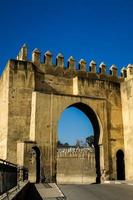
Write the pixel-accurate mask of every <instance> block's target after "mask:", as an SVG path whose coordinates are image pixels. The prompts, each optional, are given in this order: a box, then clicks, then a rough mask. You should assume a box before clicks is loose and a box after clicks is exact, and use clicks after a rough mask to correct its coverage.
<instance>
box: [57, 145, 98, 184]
mask: <svg viewBox="0 0 133 200" xmlns="http://www.w3.org/2000/svg"><path fill="white" fill-rule="evenodd" d="M56 179H57V183H65V184H67V183H80V184H81V183H94V182H96V169H95V152H94V150H93V149H89V148H77V149H76V148H68V149H62V148H61V149H58V152H57V178H56Z"/></svg>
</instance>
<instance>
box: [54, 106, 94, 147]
mask: <svg viewBox="0 0 133 200" xmlns="http://www.w3.org/2000/svg"><path fill="white" fill-rule="evenodd" d="M90 135H94V130H93V127H92V124H91V122H90V120H89V118H88V117H87V116H86V115H85V114H84V113H83V112H82V111H80V110H79V109H77V108H75V107H74V106H72V107H69V108H67V109H65V110H64V112H63V113H62V115H61V118H60V121H59V124H58V141H60V142H61V143H63V144H64V143H68V144H69V145H75V144H76V143H77V141H81V143H85V142H86V138H87V137H88V136H90Z"/></svg>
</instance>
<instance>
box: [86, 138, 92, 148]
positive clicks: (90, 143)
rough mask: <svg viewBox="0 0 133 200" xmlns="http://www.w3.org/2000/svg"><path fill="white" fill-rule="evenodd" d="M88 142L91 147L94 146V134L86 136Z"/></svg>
mask: <svg viewBox="0 0 133 200" xmlns="http://www.w3.org/2000/svg"><path fill="white" fill-rule="evenodd" d="M86 143H87V144H88V145H89V147H91V148H93V147H94V135H90V136H88V137H87V138H86Z"/></svg>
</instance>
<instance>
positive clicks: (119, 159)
mask: <svg viewBox="0 0 133 200" xmlns="http://www.w3.org/2000/svg"><path fill="white" fill-rule="evenodd" d="M116 167H117V180H125V162H124V152H123V151H122V150H118V151H117V153H116Z"/></svg>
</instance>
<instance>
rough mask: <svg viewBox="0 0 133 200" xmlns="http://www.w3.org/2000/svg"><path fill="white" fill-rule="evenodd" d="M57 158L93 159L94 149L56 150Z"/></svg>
mask: <svg viewBox="0 0 133 200" xmlns="http://www.w3.org/2000/svg"><path fill="white" fill-rule="evenodd" d="M57 157H71V158H72V157H76V158H86V157H87V158H89V157H94V148H71V147H69V148H58V150H57Z"/></svg>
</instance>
